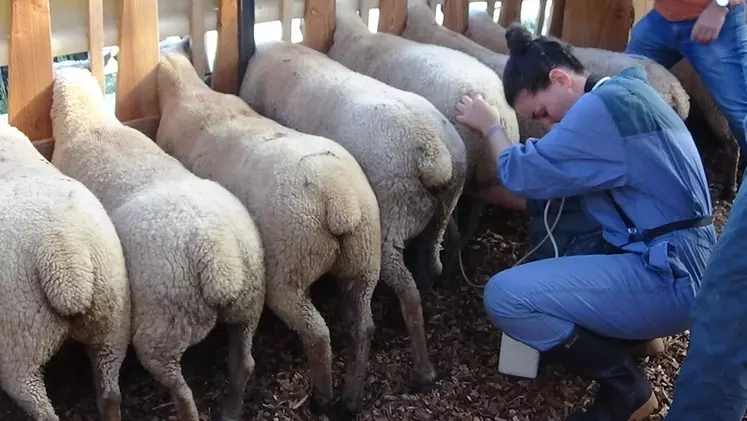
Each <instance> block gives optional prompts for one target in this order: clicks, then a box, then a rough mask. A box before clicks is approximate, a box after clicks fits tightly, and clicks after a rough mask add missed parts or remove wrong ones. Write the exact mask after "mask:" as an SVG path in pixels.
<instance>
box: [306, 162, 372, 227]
mask: <svg viewBox="0 0 747 421" xmlns="http://www.w3.org/2000/svg"><path fill="white" fill-rule="evenodd" d="M314 157H315V158H317V159H314V160H305V161H304V162H305V163H306V164H307V165H308V168H307V171H309V172H312V173H316V174H317V175H318V176H321V177H319V178H321V180H320V184H319V185H317V186H316V189H317V191H318V192H320V194H321V197H322V198H323V201H324V206H325V209H326V222H327V228H328V229H329V231H330V232H331V233H332V235H334V236H341V235H345V234H351V233H352V232H353V231H355V229H356V228H358V226H359V225H360V223H361V220H362V218H363V216H362V213H361V202H360V201H359V200H358V191H357V190H356V188H355V184H354V183H351V182H350V180H349V179H350V177H351V174H350V172H351V167H350V165H349V164H348V162H344V161H342V159H341V158H340V157H338V156H336V155H334V153H332V152H327V153H326V154H324V155H314ZM350 159H351V160H353V158H352V157H350ZM353 162H355V161H354V160H353ZM356 165H357V162H356ZM357 170H358V171H360V173H361V175H362V176H363V170H362V169H360V167H358V169H357ZM353 175H354V174H353ZM364 177H365V176H364ZM366 183H368V179H366Z"/></svg>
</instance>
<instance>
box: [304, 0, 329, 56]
mask: <svg viewBox="0 0 747 421" xmlns="http://www.w3.org/2000/svg"><path fill="white" fill-rule="evenodd" d="M335 11H336V8H335V0H306V7H305V8H304V11H303V22H304V24H303V29H304V34H303V45H305V46H307V47H311V48H313V49H315V50H317V51H321V52H323V53H325V54H326V53H327V52H328V51H329V49H330V47H332V37H333V36H334V34H335V13H336V12H335Z"/></svg>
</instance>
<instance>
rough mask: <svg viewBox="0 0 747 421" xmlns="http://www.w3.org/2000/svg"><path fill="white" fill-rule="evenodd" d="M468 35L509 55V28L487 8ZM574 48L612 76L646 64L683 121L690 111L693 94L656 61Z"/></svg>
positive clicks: (472, 18) (472, 17) (594, 68)
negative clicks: (507, 35)
mask: <svg viewBox="0 0 747 421" xmlns="http://www.w3.org/2000/svg"><path fill="white" fill-rule="evenodd" d="M468 24H469V26H468V27H467V31H466V32H465V35H466V36H467V38H469V39H471V40H472V41H474V42H476V43H478V44H480V45H482V46H483V47H485V48H488V49H490V50H492V51H495V52H496V53H501V54H508V46H507V45H506V28H504V27H502V26H500V25H499V24H498V23H496V22H495V21H493V19H492V18H491V17H490V15H489V14H488V13H487V12H484V11H471V12H470V14H469V22H468ZM571 51H572V52H573V54H574V55H575V56H576V57H577V58H578V59H579V61H580V62H581V64H583V65H584V67H586V68H587V69H588V70H589V71H590V72H592V73H595V74H598V75H601V76H612V75H615V74H617V73H620V72H621V71H623V70H624V69H626V68H629V67H634V66H639V67H642V68H643V69H644V70H645V71H646V73H647V75H648V78H649V83H650V84H651V86H653V87H654V89H656V90H657V91H658V92H659V94H660V95H661V96H662V97H663V98H664V100H666V102H667V103H668V104H669V105H671V106H672V108H673V109H674V110H675V111H676V112H677V114H678V115H679V116H680V118H682V119H683V120H684V119H686V118H687V116H688V114H689V113H690V97H689V95H688V94H687V92H686V91H685V89H684V88H683V87H682V84H681V83H680V82H679V81H678V80H677V78H676V77H674V75H672V73H671V72H670V71H669V70H667V69H666V68H664V67H663V66H661V65H659V64H658V63H656V62H655V61H653V60H650V59H647V58H644V57H641V56H632V55H628V54H624V53H619V52H615V51H609V50H603V49H599V48H583V47H575V46H571Z"/></svg>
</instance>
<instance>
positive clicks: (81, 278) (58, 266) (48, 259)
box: [34, 231, 96, 317]
mask: <svg viewBox="0 0 747 421" xmlns="http://www.w3.org/2000/svg"><path fill="white" fill-rule="evenodd" d="M83 244H86V241H85V240H82V239H78V238H74V237H72V236H71V235H70V234H69V233H65V232H60V231H56V232H52V233H49V234H47V235H46V236H45V237H44V240H43V242H42V244H41V245H40V246H39V247H38V248H37V249H36V250H35V253H34V259H35V261H34V267H35V270H36V276H37V279H38V280H39V284H40V286H41V289H42V291H43V292H44V295H45V296H46V297H47V300H48V301H49V304H50V305H51V306H52V308H53V309H54V310H55V311H56V312H57V313H58V314H60V315H61V316H66V317H70V316H76V315H80V314H83V313H85V312H86V310H88V308H89V307H90V306H91V303H92V302H93V289H94V278H95V276H96V272H95V270H94V267H93V260H92V259H91V254H90V251H89V248H88V247H85V246H82V245H83Z"/></svg>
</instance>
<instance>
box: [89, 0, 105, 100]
mask: <svg viewBox="0 0 747 421" xmlns="http://www.w3.org/2000/svg"><path fill="white" fill-rule="evenodd" d="M88 60H89V63H90V65H91V73H93V76H94V77H95V78H96V80H98V81H99V85H101V92H102V93H104V94H106V81H105V79H104V1H103V0H88Z"/></svg>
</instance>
